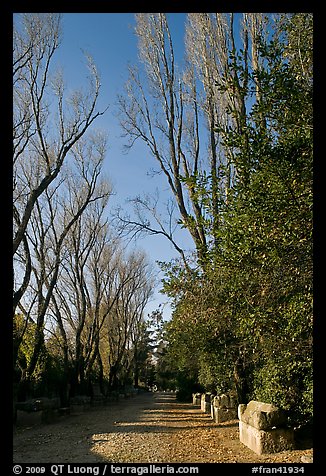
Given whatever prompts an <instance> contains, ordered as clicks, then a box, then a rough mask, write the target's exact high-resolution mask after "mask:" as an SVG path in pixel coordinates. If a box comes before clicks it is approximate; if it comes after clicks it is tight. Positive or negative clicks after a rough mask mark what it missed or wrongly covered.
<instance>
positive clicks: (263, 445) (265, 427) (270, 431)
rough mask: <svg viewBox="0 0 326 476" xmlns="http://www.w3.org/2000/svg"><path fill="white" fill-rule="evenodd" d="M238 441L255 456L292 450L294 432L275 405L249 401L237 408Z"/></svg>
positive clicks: (283, 414) (281, 411)
mask: <svg viewBox="0 0 326 476" xmlns="http://www.w3.org/2000/svg"><path fill="white" fill-rule="evenodd" d="M238 417H239V432H240V441H241V443H243V444H244V445H246V446H248V448H250V449H251V450H252V451H254V452H255V453H257V454H259V455H260V454H263V453H278V452H280V451H287V450H292V449H294V432H293V430H292V429H291V428H287V426H286V424H287V417H286V414H285V412H284V411H283V410H281V409H280V408H278V407H276V406H275V405H272V404H269V403H263V402H256V401H254V400H252V401H250V402H249V403H248V404H247V405H245V404H241V405H239V406H238Z"/></svg>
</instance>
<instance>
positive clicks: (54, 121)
mask: <svg viewBox="0 0 326 476" xmlns="http://www.w3.org/2000/svg"><path fill="white" fill-rule="evenodd" d="M20 19H21V20H22V21H21V23H20V22H19V20H20ZM60 37H61V16H60V14H43V13H40V14H32V13H25V14H21V15H16V16H15V23H14V55H13V58H14V65H13V75H14V94H13V104H14V117H13V150H14V157H13V163H14V169H13V174H14V193H13V198H14V204H13V206H14V213H13V218H14V242H13V254H14V259H15V260H16V259H18V260H19V261H20V266H21V269H20V273H19V274H20V276H19V278H18V279H17V281H16V283H17V288H16V289H15V294H14V312H15V309H16V307H17V305H18V303H19V302H20V300H21V298H22V296H23V294H24V293H25V292H26V289H27V286H28V283H29V279H30V276H31V266H30V258H29V253H30V252H29V249H28V242H27V241H26V230H27V226H28V223H29V221H30V219H31V216H32V213H33V210H34V208H35V207H36V203H37V200H38V199H39V197H40V196H41V195H42V194H43V193H44V192H45V191H46V190H47V188H48V187H49V186H50V185H51V183H53V182H54V181H55V179H56V178H57V177H58V175H59V174H60V171H61V169H62V167H63V164H64V162H65V160H66V158H67V157H69V156H72V155H73V154H72V148H73V147H74V145H75V144H76V143H77V142H78V141H79V140H80V139H81V138H82V137H83V136H84V134H85V133H86V131H87V130H88V129H89V128H90V126H91V125H92V124H93V122H94V120H95V119H96V118H97V117H98V116H100V115H101V114H103V112H104V111H102V112H98V111H96V103H97V99H98V96H99V90H100V80H99V76H98V73H97V71H96V68H95V66H94V64H93V62H92V60H91V58H88V59H87V62H88V68H89V72H90V75H89V78H88V80H89V86H88V88H87V90H85V91H81V90H80V91H74V92H73V93H72V94H71V95H70V96H69V97H68V96H67V95H66V93H65V87H64V81H63V77H62V75H61V73H60V72H57V73H56V74H55V75H54V74H52V64H53V58H54V55H55V52H56V50H57V49H58V47H59V44H60ZM23 255H24V256H25V257H24V258H23Z"/></svg>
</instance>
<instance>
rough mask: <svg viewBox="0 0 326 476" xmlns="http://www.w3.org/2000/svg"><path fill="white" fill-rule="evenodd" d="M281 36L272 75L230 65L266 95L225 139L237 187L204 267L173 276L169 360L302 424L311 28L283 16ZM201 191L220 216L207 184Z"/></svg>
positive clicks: (169, 277)
mask: <svg viewBox="0 0 326 476" xmlns="http://www.w3.org/2000/svg"><path fill="white" fill-rule="evenodd" d="M278 26H279V31H276V34H275V36H274V38H273V39H272V41H271V42H270V43H269V44H263V43H262V44H261V47H260V55H261V58H262V59H263V60H264V63H263V64H264V68H261V69H260V70H257V71H253V72H252V71H251V72H249V76H248V78H244V76H243V70H242V69H241V68H243V65H242V64H241V54H240V55H238V56H236V58H235V59H236V62H233V65H235V66H236V68H237V73H238V75H239V77H240V78H242V80H245V79H246V80H248V84H249V87H250V88H251V87H253V86H254V85H255V82H256V81H258V82H259V84H260V96H259V98H258V100H257V102H256V103H254V104H253V105H252V108H251V110H250V112H249V113H248V114H247V117H246V121H245V127H243V129H242V134H240V135H239V134H238V133H237V132H236V131H235V130H229V131H220V132H221V134H224V135H223V141H222V142H223V146H224V148H225V150H229V151H230V155H231V156H233V161H234V167H235V169H236V171H237V173H238V180H236V181H235V182H234V184H233V188H232V190H231V191H230V193H229V196H228V202H227V203H226V202H224V201H223V200H221V202H220V203H219V214H220V216H219V226H218V229H217V231H216V230H214V233H216V236H215V241H212V246H211V249H210V252H209V254H208V260H207V263H206V264H205V267H202V269H201V270H200V267H198V268H197V270H196V271H194V272H193V273H191V272H189V271H187V272H186V271H185V270H183V269H180V266H178V263H172V264H171V266H170V267H169V266H165V272H166V279H165V281H164V290H165V292H167V293H169V295H170V296H171V297H173V298H174V302H175V304H174V307H175V310H174V313H173V318H172V321H171V323H170V325H169V328H168V334H167V335H168V341H169V347H168V352H169V353H170V356H171V358H173V359H174V361H175V368H176V370H177V371H179V372H181V375H182V376H183V377H184V376H185V375H187V373H188V375H190V373H191V375H192V377H193V378H197V383H198V384H201V385H202V386H203V387H204V388H205V389H206V390H207V391H217V392H222V391H225V390H228V389H230V390H233V389H236V390H237V392H238V397H240V400H241V399H242V400H243V399H245V400H246V401H248V400H249V399H253V398H255V399H259V400H262V401H266V402H271V403H275V404H276V405H279V406H281V407H283V408H285V409H287V410H288V411H289V415H290V418H291V421H292V422H293V423H295V422H297V423H302V422H304V421H309V420H311V418H312V413H313V408H312V407H313V405H312V403H313V393H312V392H313V377H312V331H313V328H312V155H313V143H312V76H311V74H312V55H311V49H312V18H311V15H309V14H293V15H283V16H281V21H280V22H279V24H278ZM305 43H306V44H307V48H308V50H307V52H305ZM300 55H301V60H300ZM225 87H228V86H227V85H226V86H225ZM231 112H232V111H231ZM244 177H245V180H242V178H244ZM192 181H193V186H194V187H195V186H196V187H197V189H196V190H197V193H198V194H199V195H198V197H199V196H202V197H204V198H205V201H203V203H204V205H205V207H206V210H207V214H208V215H209V214H210V216H212V217H213V216H214V211H213V210H209V207H210V206H212V204H210V202H209V200H208V199H206V197H209V196H211V190H209V187H210V186H211V182H210V177H205V180H201V181H199V177H196V178H192ZM207 223H208V222H207ZM207 223H206V230H207V231H211V230H212V228H211V229H210V228H209V226H208V224H207ZM216 243H218V245H216ZM181 382H182V379H181ZM182 388H185V393H187V388H188V383H187V381H186V380H185V381H184V383H183V384H182Z"/></svg>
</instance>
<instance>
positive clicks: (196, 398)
mask: <svg viewBox="0 0 326 476" xmlns="http://www.w3.org/2000/svg"><path fill="white" fill-rule="evenodd" d="M192 404H193V405H198V406H201V393H193V394H192Z"/></svg>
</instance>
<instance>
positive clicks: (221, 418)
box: [211, 394, 238, 423]
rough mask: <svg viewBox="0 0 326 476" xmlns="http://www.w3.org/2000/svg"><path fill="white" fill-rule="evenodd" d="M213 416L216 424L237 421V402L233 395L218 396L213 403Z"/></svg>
mask: <svg viewBox="0 0 326 476" xmlns="http://www.w3.org/2000/svg"><path fill="white" fill-rule="evenodd" d="M211 416H212V418H213V420H214V421H215V422H216V423H223V422H225V421H229V420H235V419H236V418H237V416H238V411H237V402H236V399H235V397H234V396H233V395H231V394H222V395H216V396H215V397H214V398H213V400H212V403H211Z"/></svg>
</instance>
